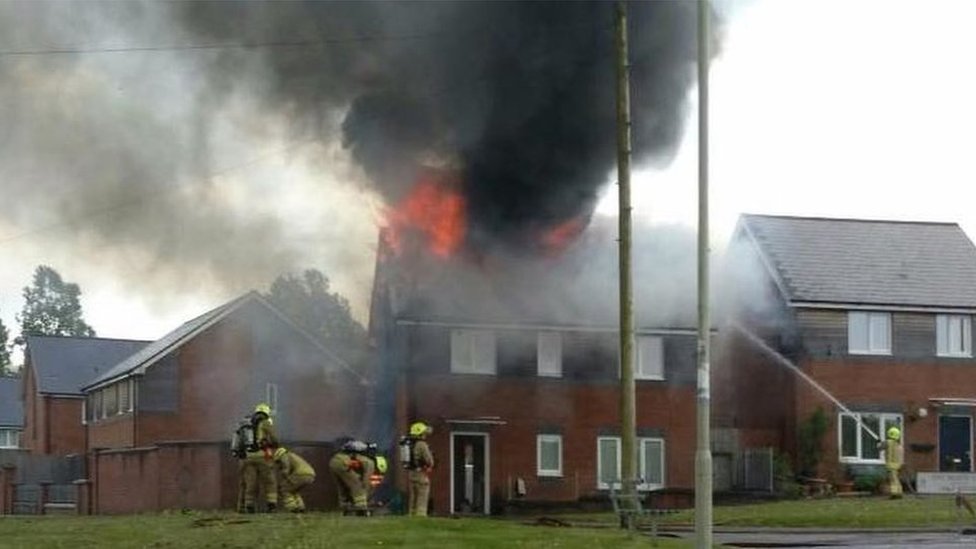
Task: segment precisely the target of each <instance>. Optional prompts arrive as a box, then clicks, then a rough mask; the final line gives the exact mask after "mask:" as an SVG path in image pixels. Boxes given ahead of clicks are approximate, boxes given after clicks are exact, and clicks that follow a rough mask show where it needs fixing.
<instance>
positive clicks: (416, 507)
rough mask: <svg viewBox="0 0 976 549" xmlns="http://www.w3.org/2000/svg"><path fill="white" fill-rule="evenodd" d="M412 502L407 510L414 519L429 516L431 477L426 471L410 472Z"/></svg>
mask: <svg viewBox="0 0 976 549" xmlns="http://www.w3.org/2000/svg"><path fill="white" fill-rule="evenodd" d="M409 476H410V501H409V506H408V508H407V510H408V512H409V514H410V516H412V517H426V516H427V502H428V500H429V499H430V477H429V476H428V475H427V473H426V472H425V471H410V475H409Z"/></svg>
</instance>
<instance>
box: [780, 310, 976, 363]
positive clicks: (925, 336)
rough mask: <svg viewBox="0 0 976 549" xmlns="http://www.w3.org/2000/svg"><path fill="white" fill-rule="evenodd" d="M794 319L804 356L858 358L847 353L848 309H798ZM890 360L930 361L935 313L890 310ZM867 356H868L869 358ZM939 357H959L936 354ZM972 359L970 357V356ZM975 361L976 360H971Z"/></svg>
mask: <svg viewBox="0 0 976 549" xmlns="http://www.w3.org/2000/svg"><path fill="white" fill-rule="evenodd" d="M795 314H796V321H797V326H798V327H799V330H800V333H801V334H802V335H801V339H802V344H803V351H804V354H805V355H806V356H809V357H814V358H836V357H842V358H847V359H849V360H850V359H857V358H860V357H858V356H851V355H848V354H847V352H848V351H847V311H841V310H821V309H798V310H796V313H795ZM891 343H892V349H891V352H892V357H891V359H892V360H895V361H903V360H911V361H927V362H929V361H932V360H933V359H936V356H935V315H934V314H927V313H903V312H895V313H892V314H891ZM868 360H870V358H868ZM937 360H938V361H957V362H958V361H960V360H961V359H953V358H938V359H937ZM969 361H970V362H972V360H971V359H970V360H969ZM974 364H976V363H974Z"/></svg>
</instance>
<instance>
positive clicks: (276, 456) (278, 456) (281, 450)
mask: <svg viewBox="0 0 976 549" xmlns="http://www.w3.org/2000/svg"><path fill="white" fill-rule="evenodd" d="M287 453H288V450H285V447H284V446H279V447H278V449H277V450H275V453H274V459H275V461H278V460H279V459H281V458H283V457H285V454H287Z"/></svg>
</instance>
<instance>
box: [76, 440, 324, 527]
mask: <svg viewBox="0 0 976 549" xmlns="http://www.w3.org/2000/svg"><path fill="white" fill-rule="evenodd" d="M293 450H294V451H296V452H297V453H298V454H300V455H301V456H302V457H304V458H305V459H307V460H308V461H309V463H310V464H311V465H312V467H313V468H315V470H316V473H317V477H316V480H315V482H314V483H313V484H312V485H311V486H309V487H307V488H306V489H305V490H304V491H303V494H302V496H303V498H304V499H305V502H306V505H307V506H308V507H309V508H310V509H313V510H327V509H335V508H336V507H337V496H336V489H335V484H334V482H333V480H332V478H331V476H330V474H329V471H328V467H327V463H328V459H329V457H331V451H330V449H329V447H328V446H324V445H314V446H308V445H305V446H303V445H296V446H295V447H294V448H293ZM90 470H91V476H92V478H93V479H94V481H95V486H94V492H95V505H96V512H97V513H99V514H107V515H112V514H128V513H139V512H148V511H161V510H166V509H184V508H189V509H233V508H235V506H236V502H237V493H238V486H239V477H238V462H237V460H236V459H234V458H233V457H231V456H230V455H229V453H228V452H227V448H226V446H225V443H223V442H199V443H196V442H195V443H180V444H160V445H159V446H153V447H150V448H135V449H126V450H108V451H100V452H96V453H95V454H94V456H93V457H92V459H91V465H90Z"/></svg>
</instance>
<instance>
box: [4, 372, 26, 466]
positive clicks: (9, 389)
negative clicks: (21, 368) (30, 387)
mask: <svg viewBox="0 0 976 549" xmlns="http://www.w3.org/2000/svg"><path fill="white" fill-rule="evenodd" d="M23 429H24V396H23V388H22V383H21V378H19V377H7V376H0V449H8V450H9V449H16V448H20V433H21V431H23Z"/></svg>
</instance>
